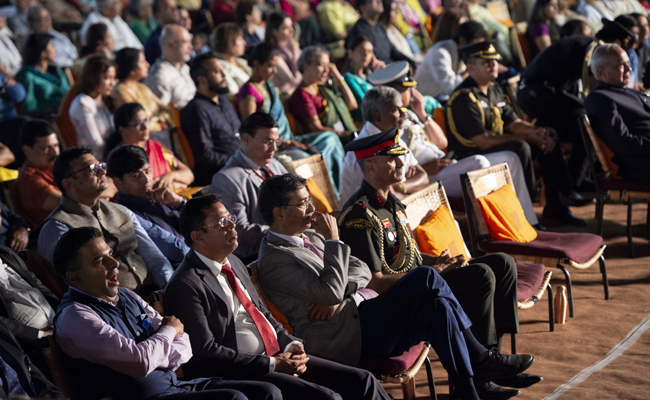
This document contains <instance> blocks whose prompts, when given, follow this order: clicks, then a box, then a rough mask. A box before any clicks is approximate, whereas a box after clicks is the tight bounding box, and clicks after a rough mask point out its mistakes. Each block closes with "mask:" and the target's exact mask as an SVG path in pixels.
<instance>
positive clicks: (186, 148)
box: [169, 13, 210, 169]
mask: <svg viewBox="0 0 650 400" xmlns="http://www.w3.org/2000/svg"><path fill="white" fill-rule="evenodd" d="M209 14H210V13H206V15H209ZM169 109H170V110H172V118H173V119H174V125H176V130H175V131H174V132H173V134H174V142H176V143H178V148H179V149H180V150H182V151H183V154H184V155H185V160H184V161H183V160H181V161H183V162H184V163H185V164H187V166H188V167H190V168H192V169H194V154H193V153H192V147H190V142H188V141H187V136H185V134H184V133H183V131H182V130H181V112H180V110H179V109H177V108H176V107H174V106H173V105H172V104H170V105H169Z"/></svg>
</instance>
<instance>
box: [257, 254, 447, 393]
mask: <svg viewBox="0 0 650 400" xmlns="http://www.w3.org/2000/svg"><path fill="white" fill-rule="evenodd" d="M248 269H249V271H250V274H251V282H252V283H253V286H255V290H256V291H257V294H258V295H259V296H260V298H261V299H262V301H264V304H266V308H267V309H268V310H269V311H270V312H271V315H273V318H275V320H276V321H278V322H280V323H281V324H282V325H283V326H284V328H285V329H286V330H287V332H289V333H290V334H293V329H291V326H290V325H289V320H288V319H287V317H286V316H285V315H284V314H282V312H281V311H280V310H279V309H278V308H277V307H276V306H275V305H274V304H273V303H272V302H271V301H270V300H269V299H268V298H267V297H266V295H265V294H264V290H263V289H262V286H261V285H260V281H259V271H258V270H257V261H254V262H252V263H250V264H248ZM430 348H431V345H430V344H428V343H420V344H418V345H416V346H413V347H411V348H410V349H409V350H408V351H406V352H404V353H403V354H401V355H399V356H396V357H367V358H362V359H361V360H360V361H359V365H358V367H359V368H363V369H365V370H368V371H370V372H372V373H373V374H374V375H375V376H376V377H377V379H378V380H379V382H380V383H398V384H400V385H401V386H402V393H403V395H404V399H405V400H413V399H415V379H414V377H415V375H416V374H417V373H418V371H419V370H420V368H422V364H425V365H426V368H427V379H428V383H429V394H430V396H431V399H433V400H437V398H438V397H437V396H436V388H435V383H434V381H433V372H432V370H431V360H429V349H430Z"/></svg>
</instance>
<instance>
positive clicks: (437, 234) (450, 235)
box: [414, 205, 470, 260]
mask: <svg viewBox="0 0 650 400" xmlns="http://www.w3.org/2000/svg"><path fill="white" fill-rule="evenodd" d="M414 233H415V240H416V241H417V243H418V246H419V247H420V251H422V252H424V253H428V254H434V255H439V254H441V253H442V252H443V251H445V249H448V250H449V255H450V256H452V257H456V256H458V255H460V254H462V255H464V256H465V259H466V260H469V259H470V257H469V254H467V252H466V251H465V244H464V243H463V237H462V236H461V235H460V232H458V227H457V226H456V223H455V222H454V218H453V217H452V216H451V212H449V209H448V208H447V207H445V206H444V205H441V206H440V207H438V209H437V210H436V211H434V212H433V214H431V216H430V217H429V219H428V220H427V222H425V223H424V224H422V225H420V226H418V227H417V228H415V232H414Z"/></svg>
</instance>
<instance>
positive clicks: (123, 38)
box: [80, 11, 144, 51]
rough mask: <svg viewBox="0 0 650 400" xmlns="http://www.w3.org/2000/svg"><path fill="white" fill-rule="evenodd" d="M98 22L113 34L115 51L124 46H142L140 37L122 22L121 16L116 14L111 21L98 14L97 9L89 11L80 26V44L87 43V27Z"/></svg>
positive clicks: (139, 47)
mask: <svg viewBox="0 0 650 400" xmlns="http://www.w3.org/2000/svg"><path fill="white" fill-rule="evenodd" d="M100 22H101V23H102V24H105V25H106V26H107V27H108V31H109V32H110V33H111V36H113V39H115V51H120V50H122V49H123V48H125V47H133V48H134V49H139V50H142V49H143V48H144V46H143V45H142V42H140V39H138V37H137V36H135V33H133V31H132V30H131V28H130V27H129V25H128V24H127V23H126V22H124V20H123V19H122V17H120V16H119V15H118V16H116V17H115V18H113V20H112V21H111V20H110V19H108V18H106V17H105V16H103V15H102V14H100V13H99V12H98V11H93V12H91V13H90V14H89V15H88V18H86V21H85V22H84V24H83V26H82V27H81V32H80V34H81V44H82V45H84V46H85V45H86V44H87V43H86V31H87V30H88V28H90V26H91V25H94V24H98V23H100Z"/></svg>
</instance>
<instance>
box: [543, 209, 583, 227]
mask: <svg viewBox="0 0 650 400" xmlns="http://www.w3.org/2000/svg"><path fill="white" fill-rule="evenodd" d="M542 218H546V219H550V220H553V221H557V222H560V223H561V224H562V225H573V226H585V225H587V221H585V220H584V219H580V218H578V217H576V216H575V215H573V213H572V212H571V210H569V209H568V208H567V209H566V210H561V209H560V210H555V209H552V208H549V207H544V212H543V213H542Z"/></svg>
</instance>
